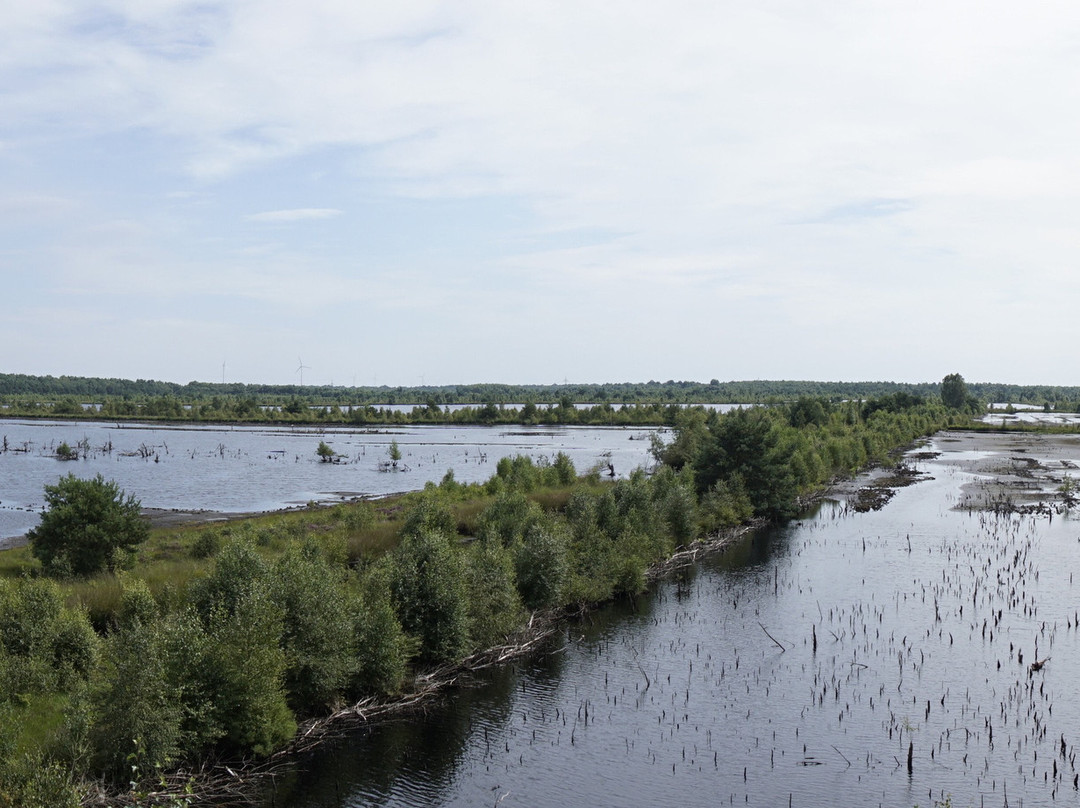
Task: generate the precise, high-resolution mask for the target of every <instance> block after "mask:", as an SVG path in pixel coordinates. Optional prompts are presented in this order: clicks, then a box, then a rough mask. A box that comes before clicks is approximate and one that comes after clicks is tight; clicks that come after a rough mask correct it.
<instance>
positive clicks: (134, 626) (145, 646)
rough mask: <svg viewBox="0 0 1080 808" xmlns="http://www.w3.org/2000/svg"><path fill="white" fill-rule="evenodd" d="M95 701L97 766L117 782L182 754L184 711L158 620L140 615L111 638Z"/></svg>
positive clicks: (96, 683) (96, 682)
mask: <svg viewBox="0 0 1080 808" xmlns="http://www.w3.org/2000/svg"><path fill="white" fill-rule="evenodd" d="M91 703H92V714H94V715H96V716H98V719H97V720H96V721H95V722H94V724H93V728H92V730H91V744H92V748H93V760H94V766H95V769H96V770H99V771H101V772H103V773H104V774H105V775H106V776H107V777H109V778H110V779H111V780H113V781H114V782H116V783H123V782H127V780H128V779H129V777H130V774H131V770H132V767H135V768H136V769H138V770H140V771H142V772H152V771H157V770H159V769H162V768H164V767H166V766H168V765H169V764H170V763H172V762H173V761H174V760H175V759H176V758H177V756H178V755H179V753H180V741H181V735H180V729H181V727H180V724H181V716H182V713H181V708H180V705H179V703H178V700H177V698H176V692H175V687H174V685H173V684H171V683H170V681H169V678H168V664H167V656H166V652H165V648H164V643H163V641H162V636H161V633H160V630H159V627H158V625H157V622H156V621H153V622H149V623H143V622H141V621H139V620H135V621H134V622H132V623H130V624H128V625H126V626H124V627H123V628H121V629H120V630H118V631H117V632H115V633H114V634H113V635H112V636H110V637H109V638H108V640H107V642H106V648H105V653H104V655H103V663H102V666H101V668H100V670H99V671H98V673H97V675H96V676H95V677H94V686H93V688H92V695H91Z"/></svg>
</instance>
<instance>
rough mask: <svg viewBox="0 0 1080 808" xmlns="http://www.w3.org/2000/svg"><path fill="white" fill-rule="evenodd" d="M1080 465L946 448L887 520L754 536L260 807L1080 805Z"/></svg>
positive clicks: (875, 513) (842, 519) (319, 763)
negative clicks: (1066, 487) (1073, 496)
mask: <svg viewBox="0 0 1080 808" xmlns="http://www.w3.org/2000/svg"><path fill="white" fill-rule="evenodd" d="M1077 463H1080V441H1078V440H1077V438H1076V437H1072V436H1056V437H1050V436H1032V435H1022V436H1013V435H974V434H971V433H940V434H939V435H937V436H936V437H935V438H934V439H933V440H932V441H931V442H930V443H928V444H926V445H924V446H921V447H919V448H918V449H916V450H914V451H913V452H911V453H909V455H908V465H909V466H911V467H913V468H914V470H915V471H917V472H919V474H918V475H916V476H915V477H914V479H916V480H917V481H916V482H914V484H911V485H907V486H905V487H901V488H898V489H896V491H895V494H894V495H893V496H892V497H891V499H888V498H886V499H887V502H886V503H885V504H883V505H882V507H880V508H879V509H878V510H867V511H860V510H858V509H856V508H855V507H853V504H852V503H853V502H854V501H855V500H854V496H853V494H852V493H851V492H849V494H842V495H841V496H840V497H839V498H837V499H831V500H826V501H825V502H823V503H822V504H821V505H820V506H819V507H818V508H817V509H816V510H815V511H814V512H813V513H811V514H807V515H805V516H804V518H802V519H800V520H798V521H794V522H792V523H790V524H788V525H786V526H784V527H782V528H777V529H772V530H767V531H759V532H757V533H753V534H750V535H748V536H746V537H745V538H743V539H741V540H739V541H738V542H737V543H736V544H734V545H733V546H731V547H730V548H729V549H727V550H726V551H724V552H722V553H718V554H715V555H713V556H711V557H709V558H707V559H705V560H703V561H701V562H699V563H698V564H696V565H694V566H692V567H688V568H684V569H682V570H679V571H677V572H674V573H672V574H670V575H668V576H667V577H665V578H664V579H662V580H661V581H659V582H658V583H657V584H656V585H655V587H654V588H653V589H652V591H650V592H649V593H648V594H647V595H645V596H642V597H639V598H637V599H636V600H635V601H633V602H630V601H623V602H619V603H616V604H613V605H611V606H608V607H606V608H602V609H598V610H596V611H593V612H591V613H589V614H588V615H587V616H585V617H584V618H582V619H581V620H575V621H573V622H570V623H568V624H567V625H566V626H565V627H564V628H563V629H562V630H561V631H560V633H559V635H558V636H557V637H555V638H553V639H552V640H551V641H550V643H549V646H548V648H547V649H546V650H545V651H544V652H543V653H540V654H537V655H536V656H534V657H532V658H529V659H526V660H523V661H519V662H518V663H517V664H514V665H511V666H506V667H502V668H497V669H492V670H489V671H487V672H484V673H482V674H478V675H477V676H478V678H477V681H476V682H475V683H474V685H473V686H470V687H464V688H460V689H455V690H454V691H453V692H452V693H451V694H450V695H449V696H447V697H445V698H443V699H442V700H440V701H438V702H435V703H431V704H429V705H428V707H427V709H425V710H424V711H423V713H422V714H420V715H415V714H414V715H411V716H410V717H408V718H407V719H403V720H395V721H390V722H386V723H379V724H375V725H372V726H369V727H366V728H363V729H361V730H358V731H356V732H354V733H352V734H350V735H349V736H347V737H344V738H342V739H340V740H337V741H334V742H328V743H327V744H326V745H324V746H323V747H321V748H320V749H319V750H318V751H317V752H316V753H315V754H313V755H311V756H310V757H306V758H304V759H302V760H299V761H298V762H297V764H296V766H295V768H294V769H292V770H291V771H287V772H283V773H281V774H280V775H279V776H278V777H276V778H275V784H274V787H273V789H272V794H269V795H268V800H267V805H270V804H273V805H277V806H282V805H289V806H304V807H305V808H309V807H310V808H314V807H315V806H363V805H394V806H409V805H461V806H465V805H469V806H475V805H492V806H496V805H498V806H512V805H520V806H565V805H573V804H590V805H602V806H622V805H648V804H665V805H680V806H715V805H724V804H729V805H758V806H783V805H790V806H801V807H802V808H805V807H806V806H811V807H812V808H824V807H825V806H835V805H859V806H867V805H881V806H914V805H923V806H927V805H934V804H935V802H942V803H944V802H945V801H946V800H949V799H950V798H951V804H952V805H955V806H967V805H971V806H980V807H981V806H1023V805H1029V806H1035V805H1053V804H1065V805H1071V804H1075V802H1076V800H1077V799H1078V794H1080V791H1078V789H1080V768H1078V767H1077V760H1076V757H1077V751H1078V748H1080V702H1078V700H1077V698H1076V696H1075V688H1076V681H1077V672H1078V671H1080V627H1078V619H1080V603H1078V602H1077V598H1076V594H1077V589H1076V587H1077V586H1080V581H1074V571H1075V570H1077V568H1078V562H1080V522H1078V521H1077V520H1076V519H1074V518H1073V517H1072V516H1070V514H1069V513H1068V512H1067V511H1066V509H1065V508H1064V507H1063V504H1062V503H1061V502H1060V495H1059V493H1058V489H1059V488H1060V486H1061V485H1062V482H1063V480H1064V479H1065V476H1067V475H1070V474H1074V473H1075V472H1072V471H1070V469H1072V468H1073V467H1074V465H1075V464H1077ZM1040 503H1041V504H1040Z"/></svg>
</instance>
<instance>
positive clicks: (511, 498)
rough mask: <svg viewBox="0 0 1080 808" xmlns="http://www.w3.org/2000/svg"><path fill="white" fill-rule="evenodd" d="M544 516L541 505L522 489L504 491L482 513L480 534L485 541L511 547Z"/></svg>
mask: <svg viewBox="0 0 1080 808" xmlns="http://www.w3.org/2000/svg"><path fill="white" fill-rule="evenodd" d="M542 516H543V513H542V512H541V510H540V506H539V505H537V504H536V503H535V502H530V501H529V499H528V497H526V496H525V495H524V494H523V493H521V492H520V491H512V490H507V491H503V492H502V493H500V494H499V495H498V496H496V497H495V499H494V501H493V502H492V503H491V504H490V505H488V507H487V508H485V509H484V511H483V512H482V513H481V514H480V519H479V522H480V525H479V527H480V535H481V537H482V538H483V539H484V541H489V542H496V543H498V544H501V545H502V546H504V547H509V546H510V545H511V544H513V543H514V542H516V541H518V540H520V539H521V537H522V536H524V535H525V531H527V530H528V529H529V526H530V525H532V524H534V523H536V522H537V521H538V520H539V519H540V518H541V517H542Z"/></svg>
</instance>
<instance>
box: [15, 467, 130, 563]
mask: <svg viewBox="0 0 1080 808" xmlns="http://www.w3.org/2000/svg"><path fill="white" fill-rule="evenodd" d="M45 503H46V506H47V509H46V511H45V513H43V514H42V515H41V523H40V524H39V525H38V526H37V527H35V528H34V529H32V530H31V531H29V532H28V533H27V538H28V539H29V540H30V550H31V552H32V553H33V554H34V556H35V557H36V558H38V559H40V560H41V562H42V564H43V565H44V566H45V569H46V571H48V572H50V573H52V574H55V575H66V574H72V575H90V574H92V573H95V572H99V571H101V570H104V569H106V568H108V569H117V568H123V567H126V566H130V562H131V560H132V557H133V555H134V551H135V548H136V547H138V546H139V545H140V544H141V543H142V542H144V541H146V538H147V537H148V536H149V535H150V529H149V528H148V527H147V524H146V521H145V520H144V519H143V518H142V515H141V514H140V509H139V501H138V500H137V499H135V498H134V497H132V496H127V497H125V496H124V492H123V491H121V490H120V489H119V487H118V486H117V484H116V483H115V482H112V481H109V482H106V481H105V479H104V478H103V477H102V476H101V475H100V474H98V475H97V476H96V477H95V478H94V479H92V480H80V479H79V478H78V477H76V476H75V475H74V474H69V475H68V476H67V477H63V478H61V479H60V481H59V482H58V483H56V485H47V486H45Z"/></svg>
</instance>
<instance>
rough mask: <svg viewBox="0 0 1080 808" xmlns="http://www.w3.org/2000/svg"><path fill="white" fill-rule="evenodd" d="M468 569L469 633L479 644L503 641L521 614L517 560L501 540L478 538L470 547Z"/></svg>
mask: <svg viewBox="0 0 1080 808" xmlns="http://www.w3.org/2000/svg"><path fill="white" fill-rule="evenodd" d="M465 569H466V573H465V577H466V581H467V584H468V599H469V637H470V639H471V641H472V643H473V645H474V646H476V647H477V648H489V647H491V646H493V645H497V644H499V643H501V642H503V641H504V640H505V639H506V637H507V635H508V634H510V633H511V632H512V631H513V630H514V629H516V628H517V627H518V623H519V621H520V618H521V611H522V610H521V598H520V597H519V596H518V590H517V586H516V585H515V580H514V578H515V576H514V561H513V558H512V557H511V555H510V553H509V552H508V551H507V550H506V548H505V547H503V546H502V545H501V544H499V543H497V542H486V541H484V542H476V543H475V544H473V545H472V547H470V548H469V551H468V554H467V564H466V567H465Z"/></svg>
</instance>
